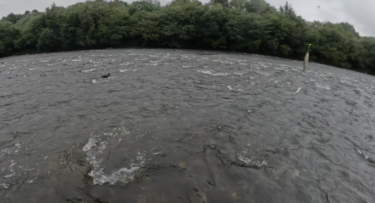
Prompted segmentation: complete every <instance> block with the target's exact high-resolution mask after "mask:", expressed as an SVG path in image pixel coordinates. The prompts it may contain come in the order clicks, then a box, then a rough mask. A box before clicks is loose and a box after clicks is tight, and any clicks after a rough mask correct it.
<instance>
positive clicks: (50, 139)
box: [0, 49, 375, 203]
mask: <svg viewBox="0 0 375 203" xmlns="http://www.w3.org/2000/svg"><path fill="white" fill-rule="evenodd" d="M206 53H210V54H212V55H205V54H206ZM206 53H205V54H204V55H202V54H201V52H199V51H184V50H178V51H175V50H161V49H160V50H147V49H125V50H100V51H83V52H70V53H54V54H42V55H30V56H20V57H11V58H5V59H0V71H1V73H0V202H4V203H7V202H17V203H18V202H38V203H39V202H74V203H78V202H82V203H83V202H85V203H86V202H96V203H103V202H108V203H112V202H126V203H132V202H137V203H146V202H150V203H151V202H153V203H159V202H160V203H161V202H173V203H174V202H186V203H188V202H189V203H195V202H206V203H217V202H221V203H226V202H251V203H258V202H260V203H263V202H264V203H265V202H267V203H279V202H280V203H285V202H288V203H301V202H311V203H312V202H314V203H315V202H318V203H323V202H329V203H343V202H348V203H349V202H350V203H354V202H356V203H361V202H366V203H372V202H375V201H374V200H375V176H374V174H375V138H374V136H373V132H374V99H375V98H374V94H375V84H374V82H373V81H374V77H372V76H367V75H363V74H359V73H354V72H351V71H347V70H342V69H336V68H332V67H328V66H323V65H318V64H310V70H308V71H307V72H306V73H301V70H302V62H296V61H289V60H281V59H277V58H270V57H264V56H251V55H241V54H231V53H218V52H206ZM108 72H111V77H110V78H107V79H103V78H101V75H104V74H106V73H108Z"/></svg>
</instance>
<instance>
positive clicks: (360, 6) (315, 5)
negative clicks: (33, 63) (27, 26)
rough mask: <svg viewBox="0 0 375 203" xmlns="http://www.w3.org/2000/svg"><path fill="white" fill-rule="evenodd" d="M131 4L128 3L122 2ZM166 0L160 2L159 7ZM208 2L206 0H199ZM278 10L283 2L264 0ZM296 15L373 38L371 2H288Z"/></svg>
mask: <svg viewBox="0 0 375 203" xmlns="http://www.w3.org/2000/svg"><path fill="white" fill-rule="evenodd" d="M80 1H82V0H33V1H31V0H1V2H0V16H5V15H8V14H9V13H12V12H13V13H24V12H25V11H26V10H33V9H37V10H39V11H44V9H45V8H46V7H48V6H50V5H51V4H52V3H53V2H55V3H56V5H58V6H68V5H71V4H74V3H77V2H80ZM124 1H127V2H131V0H124ZM169 1H170V0H160V2H161V3H162V4H165V3H167V2H169ZM201 1H202V2H208V1H209V0H201ZM266 1H267V2H269V3H270V4H271V5H273V6H275V7H277V8H278V7H279V6H280V5H284V4H285V2H286V0H266ZM289 3H291V4H292V5H293V8H294V9H295V11H296V12H297V14H298V15H301V16H302V17H303V18H305V19H306V20H309V21H313V20H319V21H331V22H349V23H350V24H352V25H354V26H355V28H356V30H357V31H358V32H359V33H360V34H361V35H366V36H370V35H371V36H375V12H374V10H375V0H310V1H308V0H289Z"/></svg>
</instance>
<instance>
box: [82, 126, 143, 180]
mask: <svg viewBox="0 0 375 203" xmlns="http://www.w3.org/2000/svg"><path fill="white" fill-rule="evenodd" d="M129 134H130V132H129V131H128V130H127V129H126V128H123V127H120V128H115V129H114V130H113V132H110V133H102V134H91V135H90V138H89V140H88V142H87V143H86V144H85V146H83V148H82V150H83V151H84V152H86V155H87V156H86V160H87V161H88V162H89V163H90V164H91V166H92V169H91V171H90V173H89V176H91V177H92V178H93V183H94V184H95V185H103V184H106V183H107V184H110V185H115V184H116V183H118V182H121V183H128V182H130V181H132V180H133V179H134V176H135V175H136V173H137V171H138V170H139V169H140V168H141V167H142V166H143V165H144V164H145V159H144V155H143V154H141V153H138V156H137V158H136V160H134V163H132V164H130V166H129V167H123V168H120V169H118V170H115V171H113V172H111V173H110V174H106V173H105V172H104V169H105V166H102V162H103V159H102V158H101V157H102V156H103V155H104V154H105V150H106V149H107V146H108V143H109V142H111V140H112V139H117V137H122V136H126V135H129ZM120 140H121V138H120Z"/></svg>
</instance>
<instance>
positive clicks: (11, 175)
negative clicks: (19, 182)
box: [4, 172, 16, 178]
mask: <svg viewBox="0 0 375 203" xmlns="http://www.w3.org/2000/svg"><path fill="white" fill-rule="evenodd" d="M14 175H16V172H13V173H12V174H8V175H5V176H4V178H11V177H13V176H14Z"/></svg>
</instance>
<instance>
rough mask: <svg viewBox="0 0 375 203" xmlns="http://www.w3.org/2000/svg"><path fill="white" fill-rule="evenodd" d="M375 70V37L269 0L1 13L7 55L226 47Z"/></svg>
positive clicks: (147, 0)
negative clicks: (305, 15)
mask: <svg viewBox="0 0 375 203" xmlns="http://www.w3.org/2000/svg"><path fill="white" fill-rule="evenodd" d="M309 43H311V44H312V48H311V52H310V59H311V60H312V61H315V62H320V63H324V64H329V65H334V66H338V67H342V68H348V69H352V70H357V71H366V72H370V73H375V66H374V64H375V38H374V37H362V36H360V35H359V34H358V33H357V32H356V30H355V29H354V27H353V26H352V25H350V24H348V23H331V22H318V21H314V22H309V21H306V20H304V19H303V18H302V17H301V16H298V15H297V14H296V13H295V11H294V10H293V7H292V5H290V4H288V3H286V4H285V5H284V6H281V7H280V8H278V9H277V8H275V7H273V6H271V5H270V4H269V3H267V2H266V1H265V0H230V1H228V0H211V2H210V3H207V4H202V3H201V2H199V1H197V0H173V1H172V2H171V3H169V4H167V5H165V6H161V5H160V3H159V2H158V1H157V0H144V1H136V2H133V3H131V4H128V3H126V2H123V1H120V0H113V1H105V0H95V1H86V2H84V3H77V4H74V5H71V6H68V7H66V8H65V7H59V6H56V5H55V4H53V5H51V6H50V7H48V8H46V10H45V11H43V12H39V11H37V10H33V11H26V12H25V13H24V14H13V13H12V14H9V15H8V16H5V17H3V18H2V19H1V20H0V57H4V56H10V55H13V54H25V53H35V52H52V51H65V50H79V49H94V48H107V47H126V46H142V47H170V48H189V49H190V48H191V49H220V50H231V51H232V50H235V51H241V52H249V53H257V54H265V55H272V56H280V57H285V58H294V59H302V58H303V56H304V55H305V53H306V51H307V45H308V44H309Z"/></svg>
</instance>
